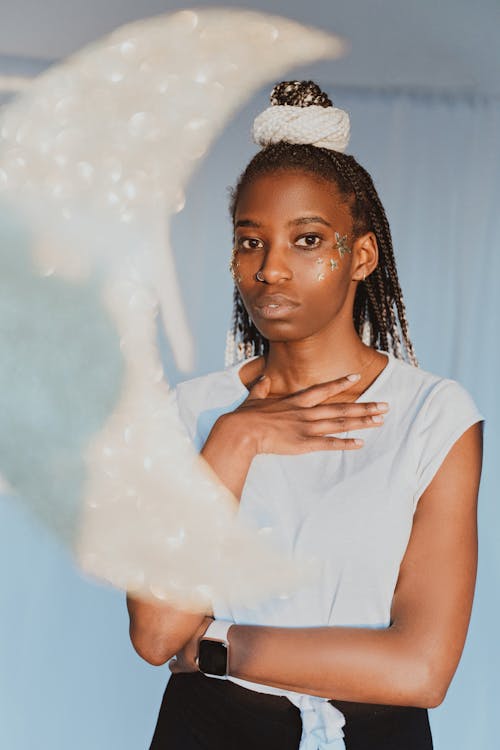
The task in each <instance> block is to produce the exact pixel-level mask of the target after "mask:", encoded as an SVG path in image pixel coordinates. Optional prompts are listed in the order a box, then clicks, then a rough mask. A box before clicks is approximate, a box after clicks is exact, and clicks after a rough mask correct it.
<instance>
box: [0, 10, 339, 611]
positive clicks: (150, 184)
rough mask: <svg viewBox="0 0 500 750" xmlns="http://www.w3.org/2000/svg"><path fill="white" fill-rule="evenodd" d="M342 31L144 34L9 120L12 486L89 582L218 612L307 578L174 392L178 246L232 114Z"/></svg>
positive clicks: (217, 20)
mask: <svg viewBox="0 0 500 750" xmlns="http://www.w3.org/2000/svg"><path fill="white" fill-rule="evenodd" d="M343 51H344V43H343V42H342V41H341V40H340V39H339V38H337V37H335V36H332V35H330V34H325V33H323V32H321V31H317V30H313V29H308V28H305V27H303V26H301V25H299V24H297V23H294V22H292V21H289V20H287V19H283V18H277V17H274V16H269V15H265V14H262V13H256V12H252V11H244V10H230V9H227V8H226V9H205V10H185V11H180V12H176V13H173V14H168V15H165V16H159V17H155V18H151V19H147V20H144V21H140V22H136V23H132V24H130V25H127V26H125V27H123V28H120V29H118V30H117V31H115V32H113V33H112V34H110V35H109V36H108V37H106V38H105V39H103V40H101V41H99V42H98V43H96V44H94V45H92V46H90V47H87V48H86V49H84V50H83V51H81V52H79V53H78V54H76V55H75V56H73V57H71V58H70V59H69V60H67V61H66V62H65V63H63V64H61V65H58V66H57V67H55V68H54V69H51V70H49V71H48V72H47V73H45V74H43V75H42V76H40V77H39V78H38V79H37V80H36V81H35V82H34V83H33V85H32V86H31V87H30V88H29V89H28V90H27V91H26V92H25V93H24V94H23V95H22V96H20V97H19V98H17V99H16V100H15V101H13V102H12V103H10V104H9V105H8V106H7V107H6V108H4V110H3V111H2V112H1V116H0V258H1V262H2V273H1V280H0V347H1V351H2V374H1V375H0V394H1V395H0V400H1V414H2V431H1V433H2V434H1V437H0V472H2V474H3V475H4V477H5V479H6V480H7V482H8V483H9V484H10V486H11V487H12V488H13V489H14V491H16V493H17V494H18V495H19V496H20V497H22V498H23V500H24V501H25V502H26V503H28V505H29V506H30V507H31V509H32V510H33V511H34V512H35V513H36V514H37V515H38V516H39V517H41V518H42V519H43V520H44V521H45V522H46V523H47V524H48V525H49V526H50V527H51V528H52V529H54V530H55V531H56V532H57V534H58V535H59V536H60V537H61V538H63V539H64V540H65V541H66V542H67V543H68V544H70V545H71V547H72V549H73V551H74V553H75V555H76V558H77V560H78V562H79V564H80V566H81V567H82V568H83V570H84V571H86V572H88V573H90V574H92V575H95V576H97V577H99V578H101V579H104V580H106V581H108V582H110V583H111V584H113V585H115V586H117V587H120V588H123V589H126V590H133V591H135V592H136V593H138V594H141V595H143V596H153V597H159V598H162V599H166V600H168V601H172V602H173V603H175V604H176V605H178V606H185V607H189V608H190V609H193V608H200V609H205V608H207V607H209V606H210V602H211V600H212V598H213V597H218V596H224V597H231V598H233V599H234V600H239V601H245V602H246V604H247V605H248V604H249V603H251V602H252V601H256V600H257V599H258V598H261V597H264V596H268V595H271V594H278V593H279V592H280V591H283V590H289V589H290V587H293V585H295V584H296V583H297V580H298V578H299V576H298V575H297V568H296V567H294V566H293V565H292V564H291V562H290V561H287V560H285V558H284V557H281V556H280V554H279V551H278V550H274V549H272V547H271V546H270V545H269V544H267V543H266V540H265V539H264V538H263V537H262V536H259V534H258V533H256V531H255V530H254V529H249V528H246V527H245V526H243V524H242V522H240V521H239V520H238V515H237V507H238V506H237V503H236V501H235V499H234V498H233V497H232V496H231V495H230V493H229V492H228V491H227V490H226V489H225V488H224V487H223V486H222V485H221V483H220V482H219V481H218V480H217V478H216V477H215V475H214V474H213V473H212V472H211V470H210V469H209V467H208V465H207V464H206V463H205V462H204V461H203V460H202V459H201V458H200V457H199V456H198V455H197V453H196V451H195V449H194V447H193V446H192V444H191V443H190V441H189V439H188V437H187V434H186V433H185V431H184V429H183V426H182V424H181V423H180V420H179V418H178V416H177V413H176V410H175V405H174V404H173V402H172V396H171V392H170V391H169V387H168V384H167V383H166V382H165V379H164V374H163V369H162V366H161V362H160V356H159V352H158V348H157V341H156V316H157V314H158V312H161V315H162V319H163V323H164V326H165V330H166V334H167V336H168V338H169V341H170V343H171V345H172V350H173V352H174V354H175V357H176V360H177V363H178V365H179V366H180V367H181V368H182V369H184V370H185V371H187V370H189V368H190V367H191V366H192V360H193V345H192V340H191V336H190V332H189V330H188V327H187V324H186V319H185V315H184V309H183V305H182V300H181V295H180V293H179V287H178V283H177V279H176V274H175V268H174V263H173V258H172V254H171V250H170V246H169V241H168V220H169V217H171V216H172V215H173V214H175V213H176V212H178V211H179V210H181V209H182V206H183V205H184V190H185V187H186V184H187V181H188V179H189V177H190V175H191V174H192V172H193V169H194V168H195V166H196V165H197V163H198V162H199V160H200V159H201V158H202V157H203V155H204V154H205V153H206V152H207V150H208V148H209V146H210V144H211V142H212V141H213V139H214V138H215V136H216V135H217V134H218V132H219V131H220V130H221V129H222V127H223V125H224V123H225V122H227V120H228V119H229V117H230V116H231V114H232V113H233V112H234V111H235V109H236V108H237V107H238V106H240V105H241V104H242V102H243V101H244V100H245V99H246V98H248V97H249V95H250V94H251V93H252V92H253V91H254V90H256V89H257V88H258V87H259V86H261V85H262V84H263V83H264V82H266V81H267V80H272V79H276V78H277V77H278V76H281V75H282V74H283V73H284V72H285V71H286V69H287V68H288V67H290V66H291V65H296V64H299V63H308V62H311V61H313V60H316V59H319V58H322V57H338V56H339V55H340V54H341V53H342V52H343Z"/></svg>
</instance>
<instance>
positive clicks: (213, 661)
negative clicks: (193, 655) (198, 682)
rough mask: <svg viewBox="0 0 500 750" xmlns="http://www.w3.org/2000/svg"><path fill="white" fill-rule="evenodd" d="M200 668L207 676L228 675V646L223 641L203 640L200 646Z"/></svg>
mask: <svg viewBox="0 0 500 750" xmlns="http://www.w3.org/2000/svg"><path fill="white" fill-rule="evenodd" d="M198 666H199V668H200V671H201V672H205V674H215V675H218V676H219V677H223V676H224V675H225V674H227V646H226V644H225V643H222V642H221V641H211V640H209V639H208V638H207V639H204V638H202V639H201V641H200V643H199V645H198Z"/></svg>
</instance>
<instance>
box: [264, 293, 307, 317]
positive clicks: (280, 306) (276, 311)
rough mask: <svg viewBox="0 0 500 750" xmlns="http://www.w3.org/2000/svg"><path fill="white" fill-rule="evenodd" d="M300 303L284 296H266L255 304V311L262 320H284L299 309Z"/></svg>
mask: <svg viewBox="0 0 500 750" xmlns="http://www.w3.org/2000/svg"><path fill="white" fill-rule="evenodd" d="M298 306H299V305H298V303H297V302H294V301H293V300H291V299H289V298H288V297H285V296H284V295H282V294H266V295H263V296H262V297H259V298H258V299H257V300H255V302H254V305H253V307H254V311H255V312H256V313H257V315H259V316H260V317H261V318H268V319H272V318H282V317H284V316H286V315H289V314H290V313H291V312H292V311H293V310H295V309H296V308H297V307H298Z"/></svg>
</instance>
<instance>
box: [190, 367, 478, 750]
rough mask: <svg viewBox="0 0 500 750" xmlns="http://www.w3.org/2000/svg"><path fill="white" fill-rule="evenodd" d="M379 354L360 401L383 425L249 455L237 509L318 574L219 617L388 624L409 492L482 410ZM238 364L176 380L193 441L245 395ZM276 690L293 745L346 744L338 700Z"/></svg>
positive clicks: (410, 507)
mask: <svg viewBox="0 0 500 750" xmlns="http://www.w3.org/2000/svg"><path fill="white" fill-rule="evenodd" d="M383 354H386V356H387V357H388V362H387V365H386V366H385V368H384V369H383V370H382V372H381V373H380V374H379V376H378V377H377V378H376V380H375V381H374V382H373V383H372V384H371V385H370V386H369V387H368V389H367V390H365V392H364V393H363V394H362V395H361V396H360V398H359V399H358V401H387V402H388V403H389V406H390V410H389V412H388V413H387V414H386V416H385V422H384V424H383V425H382V426H381V427H375V428H372V429H365V430H356V431H351V432H350V433H341V434H340V437H346V436H349V437H361V438H363V440H364V441H365V444H364V446H363V447H362V448H360V449H357V450H355V451H313V452H310V453H305V454H300V455H277V454H259V455H257V456H255V458H254V459H253V461H252V463H251V466H250V469H249V472H248V475H247V479H246V481H245V485H244V488H243V492H242V496H241V501H240V507H239V513H240V515H241V516H242V517H243V518H244V519H245V520H246V521H247V523H249V524H251V525H253V526H254V527H255V528H256V529H259V530H261V532H262V533H265V534H268V536H269V539H270V541H272V542H273V543H274V544H275V545H276V546H277V547H278V548H279V549H281V550H282V551H283V552H284V553H285V554H286V555H289V556H291V557H293V558H299V559H301V560H305V559H307V560H308V561H309V560H313V561H314V562H315V566H317V567H318V568H319V571H320V574H319V577H318V579H317V581H316V582H315V585H314V586H308V587H303V588H301V589H299V590H298V591H296V592H295V593H294V594H292V595H291V596H289V597H288V598H285V599H283V598H277V597H276V598H272V599H268V600H266V601H263V602H262V603H261V604H260V606H258V607H253V608H252V609H247V608H245V607H244V606H241V605H238V606H234V605H232V604H231V602H228V601H217V602H215V603H214V615H215V617H216V618H217V619H222V620H230V621H233V622H235V623H238V624H247V625H274V626H283V627H314V626H324V625H344V626H358V627H371V628H386V627H388V626H389V624H390V610H391V602H392V598H393V595H394V589H395V586H396V582H397V578H398V573H399V567H400V564H401V561H402V559H403V556H404V553H405V550H406V547H407V544H408V541H409V537H410V533H411V528H412V520H413V514H414V511H415V509H416V507H417V503H418V501H419V498H420V497H421V495H422V493H423V492H424V490H425V489H426V488H427V486H428V485H429V484H430V482H431V480H432V478H433V477H434V475H435V474H436V472H437V470H438V469H439V467H440V465H441V463H442V462H443V460H444V458H445V456H446V455H447V453H448V452H449V450H450V448H451V446H452V445H453V443H454V442H455V441H456V440H457V439H458V438H459V437H460V435H462V434H463V433H464V432H465V430H467V428H468V427H470V426H471V425H472V424H474V423H476V422H479V421H482V420H483V416H482V415H481V413H480V412H479V411H478V409H477V407H476V405H475V403H474V401H473V400H472V398H471V396H470V395H469V394H468V392H467V391H466V390H465V389H464V388H463V387H462V386H461V385H460V384H459V383H457V382H456V381H455V380H450V379H445V378H441V377H439V376H437V375H433V374H431V373H429V372H426V371H425V370H422V369H420V368H416V367H413V366H412V365H409V364H407V363H406V362H403V361H402V360H399V359H397V358H396V357H395V356H394V355H392V354H387V353H386V352H383ZM246 361H249V360H246ZM244 364H246V362H241V363H238V364H237V365H235V366H233V367H230V368H228V369H226V370H222V371H219V372H214V373H211V374H209V375H204V376H202V377H198V378H194V379H192V380H188V381H185V382H183V383H180V384H179V385H178V386H177V388H176V397H177V403H178V408H179V414H180V417H181V420H182V421H183V423H184V425H185V426H186V428H187V430H188V432H189V434H190V436H191V438H192V440H193V441H194V443H195V445H196V447H197V448H198V450H201V448H202V447H203V444H204V443H205V441H206V439H207V437H208V435H209V433H210V430H211V429H212V426H213V424H214V422H215V421H216V420H217V418H218V417H219V416H220V415H221V414H224V413H226V412H230V411H233V410H234V409H235V408H236V407H237V406H238V405H239V404H240V403H241V402H242V401H244V400H245V399H246V398H247V396H248V390H247V389H246V388H245V386H244V385H243V383H242V382H241V380H240V377H239V374H238V373H239V370H240V368H241V367H243V365H244ZM228 460H230V457H229V456H228ZM230 679H232V680H233V681H234V682H237V683H238V684H241V685H243V686H245V687H250V688H252V689H255V690H261V691H262V692H278V693H280V691H275V690H274V689H272V688H267V687H266V686H258V685H255V684H254V683H248V682H245V681H242V680H238V679H236V678H233V677H231V678H230ZM281 694H285V695H287V696H288V697H289V698H290V700H291V701H292V702H293V703H294V704H295V705H297V706H298V707H299V708H300V711H301V716H302V721H303V734H302V740H301V745H300V747H301V750H307V749H308V748H312V749H313V750H316V749H317V748H318V747H319V748H333V747H335V748H339V750H340V749H341V748H344V744H343V741H342V735H343V733H342V730H341V727H342V725H343V723H344V719H343V716H342V714H341V713H340V712H339V711H338V710H337V709H336V708H334V707H333V706H332V705H331V704H328V703H325V702H324V701H325V699H322V698H315V697H313V696H306V695H300V694H297V693H281Z"/></svg>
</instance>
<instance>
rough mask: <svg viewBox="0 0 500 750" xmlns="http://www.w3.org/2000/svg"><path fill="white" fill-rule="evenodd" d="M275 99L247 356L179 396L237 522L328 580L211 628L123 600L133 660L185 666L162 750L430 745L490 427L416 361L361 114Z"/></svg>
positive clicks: (240, 195) (254, 199) (470, 562)
mask: <svg viewBox="0 0 500 750" xmlns="http://www.w3.org/2000/svg"><path fill="white" fill-rule="evenodd" d="M271 102H272V107H270V108H269V109H268V110H266V112H264V113H263V114H262V115H261V116H259V118H257V120H256V123H255V132H256V136H257V140H258V142H260V143H261V145H262V146H263V148H262V150H261V151H260V152H259V153H258V154H257V155H256V156H255V157H254V159H253V160H252V161H251V162H250V164H249V165H248V167H247V169H246V170H245V172H244V173H243V175H242V176H241V178H240V180H239V183H238V185H237V187H236V190H235V192H234V196H233V202H232V215H233V221H234V240H235V242H234V251H233V257H232V261H231V269H232V273H233V276H234V279H235V319H234V328H233V332H234V334H235V335H237V336H239V337H240V339H241V341H240V349H241V348H243V352H244V353H245V354H246V355H247V359H246V360H245V361H244V362H243V363H241V362H239V363H238V364H237V365H232V366H231V367H229V368H228V369H226V370H224V371H221V372H217V373H212V374H210V375H207V376H203V377H201V378H196V379H194V380H191V381H187V382H185V383H182V384H180V385H179V386H178V388H177V390H176V393H177V403H178V407H179V412H180V415H181V417H182V419H183V421H184V423H185V425H186V427H187V429H188V430H189V432H190V434H191V436H192V438H193V439H194V440H195V442H196V443H197V445H198V447H199V448H200V449H201V453H202V454H203V456H204V457H205V459H206V460H207V461H208V462H209V463H210V465H211V466H212V467H213V469H214V470H215V472H216V473H217V474H218V476H219V477H220V478H221V480H222V482H223V483H224V484H225V485H227V486H228V487H229V488H230V489H231V490H232V492H233V493H234V494H235V496H236V497H237V498H240V499H241V505H240V513H241V514H242V515H243V517H246V518H248V519H249V521H250V522H251V523H253V524H255V525H257V527H259V528H260V529H262V532H263V533H267V534H268V536H269V538H270V540H271V541H272V542H273V543H274V544H276V545H277V546H278V547H279V548H280V549H282V550H283V551H284V552H285V553H287V554H289V555H290V556H294V557H296V558H298V559H301V560H304V561H307V562H308V563H311V564H313V565H316V570H317V579H316V583H315V584H314V585H311V586H309V587H303V588H302V589H301V590H300V591H298V592H297V593H296V594H294V595H292V596H291V597H289V598H288V599H279V598H277V599H273V600H271V601H266V602H263V603H262V606H261V607H259V608H258V610H255V609H254V610H245V608H243V607H231V604H230V603H229V602H214V612H213V615H214V618H215V619H212V618H211V617H209V616H206V617H202V616H200V615H193V614H189V613H182V612H179V611H175V610H173V609H172V608H170V607H168V606H167V605H162V604H151V603H146V602H141V601H138V600H135V599H132V598H130V597H129V599H128V607H129V613H130V618H131V628H130V633H131V638H132V642H133V644H134V646H135V648H136V650H137V651H138V653H139V654H140V655H141V656H143V657H144V658H145V659H146V660H147V661H148V662H150V663H152V664H162V663H164V662H166V661H167V660H168V659H171V658H172V657H174V655H175V658H174V659H172V661H171V662H170V668H171V671H172V672H173V676H172V677H171V679H170V681H169V683H168V686H167V690H166V692H165V696H164V700H163V703H162V707H161V710H160V715H159V718H158V723H157V727H156V731H155V735H154V738H153V742H152V745H151V748H154V750H159V749H160V748H168V749H169V750H177V748H179V749H180V748H182V750H191V749H192V750H194V749H195V748H217V749H218V750H224V749H225V748H228V749H229V748H235V749H236V748H238V749H245V748H255V747H257V746H259V747H263V748H282V749H283V750H286V749H288V748H290V750H291V749H292V748H294V749H295V748H298V747H299V745H300V748H301V749H302V750H306V749H307V750H317V749H318V748H319V749H320V750H324V749H325V748H342V747H344V746H345V747H346V748H347V750H391V749H392V748H393V749H394V750H396V748H397V750H402V748H405V750H412V749H415V750H417V749H418V750H424V749H428V748H432V739H431V734H430V729H429V722H428V715H427V709H428V708H429V707H433V706H437V705H438V704H440V703H441V702H442V700H443V699H444V696H445V694H446V691H447V688H448V686H449V684H450V681H451V679H452V676H453V674H454V672H455V670H456V667H457V664H458V661H459V658H460V655H461V652H462V649H463V645H464V641H465V637H466V632H467V627H468V622H469V618H470V611H471V606H472V599H473V590H474V584H475V572H476V558H477V539H476V505H477V492H478V486H479V478H480V465H481V443H482V433H481V424H480V423H481V421H482V416H481V415H480V413H479V412H478V410H477V408H476V407H475V405H474V403H473V401H472V399H471V398H470V396H469V395H468V394H467V392H466V391H465V390H464V389H463V388H462V387H461V386H460V385H459V384H458V383H456V382H455V381H453V380H448V379H443V378H440V377H438V376H436V375H432V374H431V373H427V372H425V371H423V370H420V369H419V368H418V367H417V363H416V359H415V355H414V353H413V348H412V345H411V342H410V339H409V335H408V326H407V321H406V316H405V308H404V304H403V299H402V295H401V290H400V287H399V282H398V278H397V273H396V267H395V261H394V257H393V251H392V243H391V236H390V230H389V225H388V223H387V219H386V216H385V213H384V210H383V207H382V205H381V203H380V200H379V198H378V196H377V193H376V191H375V188H374V186H373V183H372V181H371V178H370V176H369V175H368V174H367V173H366V171H365V170H364V169H363V168H362V167H360V166H359V164H357V162H356V161H355V160H354V158H353V157H351V156H346V155H344V154H343V153H341V151H342V150H343V148H344V147H345V145H346V133H347V132H348V121H347V119H346V118H347V116H346V115H345V113H342V112H341V111H339V110H337V109H336V108H334V107H333V105H332V103H331V101H330V100H329V99H328V97H327V96H326V95H325V94H323V93H322V92H321V91H320V90H319V89H318V87H317V86H315V84H312V83H311V82H288V83H287V82H285V83H283V84H280V85H278V86H277V87H276V88H275V89H274V90H273V94H272V97H271ZM313 144H314V145H313ZM229 349H231V346H230V347H229ZM405 356H406V358H407V359H408V360H409V362H406V361H404V359H403V358H404V357H405ZM203 636H205V638H203ZM225 644H226V645H225ZM227 656H228V658H226V657H227ZM200 670H201V671H200ZM221 676H222V677H223V678H224V679H216V678H217V677H221ZM342 738H343V739H342ZM344 743H345V744H344Z"/></svg>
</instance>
